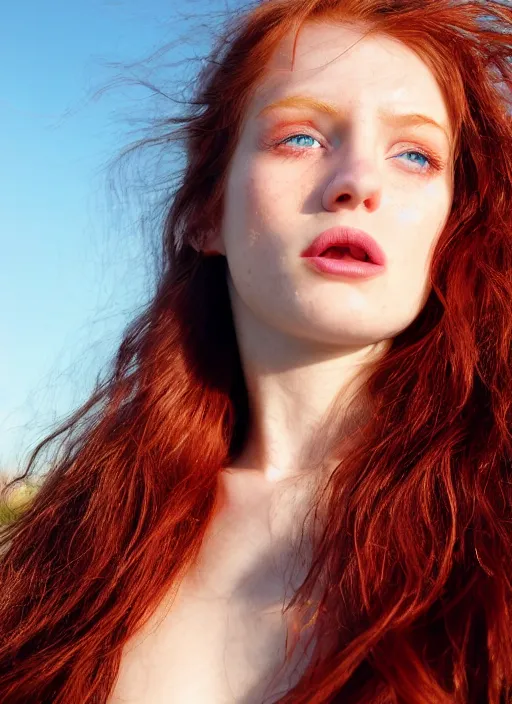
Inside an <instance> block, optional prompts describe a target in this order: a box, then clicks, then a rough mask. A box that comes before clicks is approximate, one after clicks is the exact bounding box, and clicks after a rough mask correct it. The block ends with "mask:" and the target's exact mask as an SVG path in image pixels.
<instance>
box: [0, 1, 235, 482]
mask: <svg viewBox="0 0 512 704" xmlns="http://www.w3.org/2000/svg"><path fill="white" fill-rule="evenodd" d="M225 5H226V4H225V2H223V1H222V0H196V1H195V2H191V0H186V2H182V1H181V0H144V2H140V0H73V2H69V0H45V2H41V0H24V1H23V2H9V3H3V5H2V21H1V25H0V65H1V66H2V73H1V78H0V85H1V90H0V151H1V170H0V182H1V183H0V185H1V188H0V242H1V256H0V300H1V305H0V325H1V334H2V344H1V346H0V364H1V369H2V373H1V376H0V465H2V466H4V467H6V468H7V469H8V470H9V471H12V468H13V467H15V466H17V465H19V463H20V462H23V461H24V460H25V459H26V457H27V454H28V452H29V450H30V449H31V448H32V447H33V446H34V444H35V442H36V441H37V440H39V439H41V438H42V437H43V435H44V434H45V431H46V430H47V429H48V428H49V426H50V425H51V424H52V423H53V422H54V421H55V420H57V419H60V418H63V416H64V415H65V414H67V413H68V412H70V411H71V410H72V409H73V408H75V407H76V405H77V404H78V403H79V402H80V401H83V400H85V398H86V397H87V395H88V392H89V391H90V390H91V388H92V385H93V383H94V380H95V378H96V375H97V374H98V372H99V371H100V369H101V368H102V367H103V365H104V363H105V362H106V361H107V359H108V358H110V356H111V355H112V353H113V352H115V348H116V343H117V341H118V339H119V335H120V333H121V331H122V328H123V327H124V325H125V324H126V322H127V321H128V320H129V319H131V318H132V317H133V311H134V310H135V308H136V307H137V306H138V305H140V304H141V302H143V300H144V272H145V265H144V251H145V250H144V244H145V240H144V237H143V236H142V234H141V233H140V232H139V231H138V228H137V208H136V207H134V206H133V204H132V206H131V210H130V209H128V208H127V211H126V212H123V206H122V205H120V204H119V203H117V205H113V200H112V197H109V196H108V193H109V191H108V188H107V185H106V184H107V169H106V167H107V165H108V162H109V160H111V159H112V158H114V157H115V156H116V155H117V154H119V152H120V151H121V150H122V149H123V147H125V146H126V145H127V144H129V143H130V142H131V141H132V140H133V132H131V133H129V130H133V128H134V127H133V125H130V124H129V119H130V116H131V114H132V112H133V111H134V110H135V108H136V114H137V117H141V116H142V115H143V114H144V107H145V102H144V101H145V100H147V97H143V96H146V93H142V92H141V89H140V88H136V87H132V88H130V87H129V86H127V85H124V86H120V87H118V88H116V89H113V90H109V91H108V92H106V93H105V94H103V95H102V97H101V98H100V99H96V100H93V99H91V98H92V95H94V93H95V92H96V90H97V89H99V88H101V87H102V86H105V85H107V84H109V82H110V81H111V80H112V79H113V77H114V76H115V75H116V74H117V73H118V71H116V70H114V69H112V68H109V67H108V66H107V65H106V64H107V62H123V63H125V64H127V63H130V62H140V61H141V60H143V59H144V58H145V57H147V56H148V55H150V54H151V53H152V52H154V51H155V50H156V49H158V48H159V47H160V46H162V45H164V44H166V43H167V42H169V41H172V40H173V39H176V38H177V37H178V36H180V35H181V34H182V33H183V32H185V33H187V32H188V34H189V35H191V36H190V37H189V39H188V41H189V44H190V45H189V46H188V47H185V46H184V45H183V44H182V43H179V44H178V47H177V48H176V49H175V50H172V51H171V52H169V53H168V54H167V55H166V61H167V62H172V61H173V60H178V59H183V57H184V56H188V57H193V56H198V55H202V54H204V52H205V51H206V50H207V48H208V39H207V38H205V37H203V38H201V39H200V38H199V37H200V35H199V34H198V33H197V32H196V31H195V30H193V31H192V32H191V31H190V27H195V26H196V25H197V24H198V22H200V20H199V19H198V16H199V17H202V18H203V19H202V22H203V24H206V25H210V26H211V22H210V20H212V18H213V17H214V15H213V13H214V12H216V13H219V12H221V11H222V10H223V9H224V7H225ZM240 5H243V3H236V1H232V2H230V3H229V4H228V9H230V10H233V9H234V8H235V6H240ZM179 13H181V16H180V14H179ZM191 18H192V19H191ZM190 22H192V24H190ZM169 70H170V71H171V70H172V69H169ZM123 75H126V72H125V73H124V74H123ZM160 75H162V74H161V72H160ZM166 78H168V76H166ZM148 110H149V103H148Z"/></svg>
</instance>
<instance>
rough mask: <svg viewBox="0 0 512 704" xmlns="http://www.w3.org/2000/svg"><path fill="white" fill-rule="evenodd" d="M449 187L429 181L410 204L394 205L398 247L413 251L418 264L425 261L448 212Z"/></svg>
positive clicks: (449, 200) (404, 250)
mask: <svg viewBox="0 0 512 704" xmlns="http://www.w3.org/2000/svg"><path fill="white" fill-rule="evenodd" d="M450 204H451V196H450V193H449V190H448V189H447V188H445V187H444V186H440V185H439V184H428V185H427V186H426V187H425V188H424V189H423V191H422V192H421V193H419V194H417V196H416V197H415V198H414V202H413V203H400V204H397V205H396V210H395V218H394V219H395V224H396V227H397V231H398V232H399V233H400V237H399V240H400V241H401V242H402V246H401V248H400V249H401V250H402V251H403V252H404V253H405V252H406V251H407V252H408V253H409V254H410V253H411V250H414V251H415V252H416V254H417V258H418V263H420V262H421V261H424V260H426V258H427V256H428V254H429V252H430V250H431V248H432V246H433V245H434V244H435V242H436V241H437V240H438V238H439V235H440V234H441V232H442V230H443V228H444V226H445V224H446V221H447V219H448V216H449V212H450Z"/></svg>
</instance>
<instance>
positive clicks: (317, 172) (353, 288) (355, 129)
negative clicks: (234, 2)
mask: <svg viewBox="0 0 512 704" xmlns="http://www.w3.org/2000/svg"><path fill="white" fill-rule="evenodd" d="M362 36H363V30H362V29H358V28H356V27H355V26H350V25H346V24H343V25H341V24H330V23H319V24H307V25H306V26H305V27H304V28H303V29H302V30H301V32H300V35H299V39H298V43H297V49H296V55H295V66H294V70H293V71H290V69H289V67H290V66H291V50H292V41H291V39H292V38H291V36H290V37H287V38H286V40H285V41H284V42H283V43H282V44H281V45H280V47H279V48H278V50H277V51H276V52H275V54H274V56H273V57H272V59H271V61H270V63H269V66H268V70H267V72H266V75H265V79H264V81H263V82H262V83H260V85H259V87H258V89H257V91H256V93H255V94H254V96H253V98H252V100H251V102H250V105H249V107H248V111H247V114H246V119H245V123H244V126H243V130H242V134H241V137H240V140H239V143H238V145H237V148H236V151H235V154H234V157H233V159H232V162H231V165H230V171H229V174H228V181H227V189H226V193H225V201H224V215H223V221H222V227H221V230H220V232H219V234H218V235H217V237H216V239H215V240H214V241H213V242H211V244H212V245H213V246H215V247H217V248H218V249H219V250H220V251H221V252H222V253H223V254H225V255H226V257H227V262H228V268H229V274H230V277H229V286H230V294H231V298H232V304H233V307H234V311H235V314H236V316H240V315H245V316H246V318H247V317H248V318H249V319H251V318H254V317H255V318H256V319H257V322H258V325H259V326H260V325H261V324H263V325H265V326H266V327H270V328H273V329H277V330H278V331H279V332H281V333H284V334H287V335H291V336H294V337H296V338H301V339H303V340H304V339H307V340H308V341H309V342H310V343H311V342H312V343H318V344H321V345H328V346H331V345H335V346H340V347H342V346H346V347H358V346H366V345H371V344H373V343H377V342H379V341H382V340H387V339H390V338H392V337H394V336H396V335H397V334H398V333H399V332H401V331H402V330H403V329H405V328H406V327H407V326H408V325H409V324H410V323H411V322H412V321H413V320H414V318H415V317H416V316H417V314H418V313H419V311H420V310H421V308H422V307H423V305H424V303H425V301H426V298H427V296H428V293H429V285H428V269H429V264H430V259H431V255H432V250H433V246H434V245H435V243H436V241H437V239H438V237H439V235H440V233H441V231H442V229H443V227H444V225H445V224H446V220H447V218H448V215H449V212H450V207H451V203H452V192H453V182H452V164H451V157H450V155H451V149H450V140H451V139H452V135H451V128H450V124H449V117H448V112H447V108H446V105H445V102H444V99H443V96H442V93H441V90H440V88H439V86H438V84H437V82H436V80H435V78H434V76H433V74H432V73H431V72H430V70H429V68H427V66H426V64H424V63H423V61H422V60H421V59H420V58H419V57H418V56H417V55H416V54H415V53H414V52H413V51H412V50H410V49H409V48H408V47H407V46H405V45H404V44H402V43H401V42H399V41H397V40H394V39H391V38H389V37H387V36H384V35H378V36H373V37H368V38H362ZM291 96H302V97H303V98H307V102H306V101H305V100H303V101H302V103H299V101H298V100H297V101H295V104H294V105H292V103H291V101H290V103H289V104H288V106H285V105H282V106H281V107H275V108H272V107H271V106H272V104H274V103H276V102H278V101H279V102H281V101H283V100H284V99H285V98H290V97H291ZM312 100H317V101H322V102H323V103H327V104H329V105H330V106H331V107H330V108H329V111H328V112H326V111H324V110H321V109H319V108H317V107H315V106H314V105H313V104H312V103H311V101H312ZM262 111H263V112H262ZM384 113H386V115H384ZM411 114H421V115H424V116H426V117H427V118H429V122H421V121H420V120H416V121H413V120H412V118H409V119H407V118H404V117H402V116H404V115H411ZM431 121H434V122H435V123H437V124H438V125H439V127H436V126H435V125H434V124H432V122H431ZM334 226H348V227H354V228H359V229H362V230H365V231H366V232H367V233H369V234H370V235H371V236H372V237H373V238H374V239H375V240H376V241H377V243H378V244H379V245H380V247H381V248H382V249H383V250H384V253H385V256H386V260H387V264H386V268H385V271H384V273H382V274H380V275H379V276H376V277H374V278H370V279H350V278H346V277H334V276H332V275H325V274H321V273H319V272H318V271H315V270H314V269H312V268H311V266H309V265H308V264H307V262H306V260H305V259H304V258H302V257H301V256H300V255H301V252H302V251H303V250H304V249H305V247H306V246H307V245H309V244H310V243H311V242H312V240H313V239H314V238H315V237H316V236H317V235H319V234H320V233H321V232H323V231H324V230H326V229H328V228H331V227H334Z"/></svg>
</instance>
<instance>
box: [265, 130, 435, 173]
mask: <svg viewBox="0 0 512 704" xmlns="http://www.w3.org/2000/svg"><path fill="white" fill-rule="evenodd" d="M295 137H310V138H311V139H315V140H316V141H317V142H319V143H320V140H319V139H317V138H316V137H313V135H311V134H308V133H307V132H297V133H296V134H291V135H289V136H288V137H284V138H283V139H279V140H277V141H271V142H268V143H267V144H266V145H265V146H266V147H267V148H268V149H271V150H272V149H273V150H278V149H279V147H281V146H283V145H284V146H286V145H285V142H287V141H288V140H291V139H294V138H295ZM290 149H291V151H292V152H298V157H299V158H301V157H302V156H303V155H304V153H305V152H307V151H310V150H308V149H303V148H301V147H290ZM404 154H420V155H421V156H422V157H424V158H425V159H426V160H427V161H428V166H426V167H421V168H420V169H418V170H417V172H416V173H420V174H426V173H431V172H435V171H441V170H442V169H443V168H444V166H445V164H444V162H443V160H442V159H441V158H440V157H439V156H438V155H437V154H434V152H432V151H430V150H427V149H419V148H416V149H407V150H406V151H404V152H401V153H400V154H397V155H396V156H404ZM411 163H414V162H411Z"/></svg>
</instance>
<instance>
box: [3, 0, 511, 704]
mask: <svg viewBox="0 0 512 704" xmlns="http://www.w3.org/2000/svg"><path fill="white" fill-rule="evenodd" d="M321 20H334V21H339V22H343V21H351V20H355V21H357V22H363V23H365V27H367V28H368V33H371V32H374V31H376V32H383V33H386V34H388V35H389V36H391V37H394V38H397V39H399V40H400V41H402V42H404V43H405V44H406V45H408V46H409V47H410V48H411V49H413V50H414V51H416V52H417V54H418V55H419V56H420V57H421V58H422V59H423V60H424V61H425V62H426V64H427V65H428V66H429V68H430V69H431V71H432V72H433V74H434V76H435V77H436V79H437V81H438V83H439V85H440V88H441V89H442V91H443V94H444V97H445V100H446V104H447V107H448V109H449V113H450V117H451V120H452V124H453V127H454V130H455V133H456V135H457V141H456V146H455V150H454V155H453V159H454V162H453V167H454V176H455V191H454V198H453V204H452V209H451V213H450V216H449V220H448V222H447V224H446V226H445V228H444V230H443V232H442V235H441V237H440V239H439V241H438V244H437V246H436V249H435V252H434V255H433V259H432V263H431V269H430V272H429V276H430V282H431V291H430V293H429V297H428V299H427V301H426V303H425V305H424V307H423V308H422V310H421V311H420V313H419V314H418V316H417V318H416V319H415V320H414V321H413V323H412V324H411V325H410V326H409V327H408V328H407V329H405V330H403V331H402V332H401V333H400V334H399V335H397V336H396V338H394V339H393V340H392V341H391V344H390V346H389V348H388V349H387V350H386V353H385V354H384V355H383V356H382V357H381V358H380V359H378V360H377V361H375V362H373V363H372V365H371V367H370V368H369V370H368V372H369V373H368V377H367V379H366V381H365V385H364V391H366V392H367V395H368V398H369V399H370V402H371V413H370V414H369V416H368V418H367V419H366V421H365V423H364V424H363V425H362V427H361V432H360V433H359V434H358V435H357V443H356V444H355V447H353V448H352V449H351V452H350V453H346V454H345V455H344V456H343V460H342V461H340V463H339V464H338V466H337V467H336V469H335V470H334V471H333V472H332V474H331V475H330V476H329V480H328V482H327V483H326V486H325V487H324V489H323V492H322V493H321V494H320V493H318V496H317V497H316V499H315V501H316V502H317V504H318V505H320V502H322V506H323V510H324V511H325V515H326V516H327V517H328V520H327V521H326V523H325V526H324V529H323V530H322V532H321V533H319V535H318V539H317V541H316V543H315V547H314V559H313V562H312V565H311V569H310V570H309V573H308V575H307V577H306V579H305V581H304V582H303V584H302V586H301V587H300V589H299V590H298V591H297V593H296V594H295V596H294V605H295V606H296V608H298V609H301V608H305V604H306V603H307V601H308V597H309V596H310V594H311V591H312V589H313V586H314V585H315V584H317V583H318V582H319V580H323V584H324V585H325V590H324V593H323V596H322V600H321V603H320V604H319V606H318V613H324V614H328V616H329V619H328V620H329V623H330V624H331V629H332V626H333V624H334V626H335V633H334V638H333V642H332V647H330V648H329V650H328V652H323V653H322V656H321V657H320V655H318V657H313V658H312V659H311V662H310V663H309V665H308V667H307V669H306V670H305V672H304V674H303V676H301V679H300V680H299V681H298V683H297V684H296V685H295V686H294V687H293V689H292V690H291V691H289V692H288V693H285V694H283V697H282V698H281V699H279V701H280V702H281V703H283V704H284V703H286V704H290V703H291V702H293V703H294V704H305V703H306V702H309V703H314V704H323V703H325V702H338V701H339V702H343V704H356V703H357V704H370V703H371V704H398V703H401V704H433V703H434V702H435V703H436V704H470V703H474V704H477V703H478V704H483V702H487V703H488V704H505V703H508V702H510V701H512V612H511V609H512V471H511V467H512V437H511V415H512V412H511V407H512V371H511V370H512V227H511V204H512V185H511V184H512V128H511V111H510V88H511V86H512V67H511V54H512V9H511V7H510V4H508V3H505V2H503V1H502V2H499V1H498V0H485V1H477V0H427V1H426V0H268V1H266V2H261V3H258V4H256V5H254V6H253V7H251V8H247V10H246V12H245V13H243V14H241V15H238V16H235V17H234V18H233V19H232V20H231V21H230V22H229V23H227V26H226V27H225V29H224V30H223V34H222V36H221V37H220V38H219V39H218V41H217V42H216V44H215V45H214V48H213V50H212V52H211V55H210V57H209V61H208V62H207V63H206V64H205V66H204V67H203V68H202V69H201V70H200V72H199V74H198V78H197V82H196V84H195V90H194V95H193V96H192V99H191V100H190V101H189V102H188V103H187V106H188V107H187V110H186V114H183V115H181V116H179V117H173V118H172V119H168V120H167V123H166V130H165V134H164V133H162V134H160V135H159V136H158V137H157V138H156V142H157V143H159V144H161V145H162V146H165V147H167V146H168V144H169V141H172V142H173V143H175V144H178V145H181V147H182V148H183V153H184V155H185V158H186V166H185V169H184V171H183V176H182V178H181V179H180V183H179V186H178V187H177V188H176V189H175V190H174V191H173V193H172V194H171V195H170V196H169V204H168V208H167V214H166V218H165V223H164V227H163V233H162V235H163V236H162V262H161V270H160V271H159V272H158V277H157V285H156V286H155V292H154V295H153V296H152V298H151V300H150V302H149V303H148V304H147V306H145V308H144V310H143V311H142V312H141V313H140V314H139V315H138V316H137V317H136V318H135V319H134V320H133V321H132V322H131V323H130V324H129V325H128V326H127V327H126V329H125V331H124V334H123V339H122V341H121V344H120V346H119V349H118V350H117V351H116V354H115V355H114V356H113V358H112V361H111V362H110V364H109V367H108V373H107V374H105V378H104V379H103V380H100V381H98V382H97V384H96V386H95V388H94V391H93V393H92V395H91V397H90V398H89V400H88V401H87V402H86V403H85V404H84V405H83V406H81V407H80V408H79V409H78V410H77V411H76V412H75V413H74V415H72V417H70V418H69V419H67V420H66V421H65V422H63V423H62V424H61V425H60V426H59V427H58V428H57V429H56V430H55V431H54V432H52V434H51V435H50V436H49V437H47V438H45V439H44V440H43V441H42V442H41V443H40V444H39V445H37V447H36V448H35V449H34V450H33V452H32V454H31V457H30V459H29V461H28V463H27V467H26V468H25V469H24V474H23V476H22V477H19V478H18V481H19V479H22V478H24V477H26V476H28V475H29V474H30V473H31V472H32V471H33V467H34V464H35V461H36V459H37V457H38V456H39V455H40V453H41V452H42V450H43V448H47V447H49V446H50V445H51V444H52V443H53V441H57V449H56V450H55V451H54V454H53V455H52V460H51V462H50V466H49V469H48V471H47V473H46V476H45V478H44V482H43V483H42V486H41V488H40V490H39V491H38V493H37V496H36V497H35V498H34V500H33V501H32V502H31V503H30V505H29V506H28V507H27V509H26V510H25V511H24V512H23V514H22V515H21V516H20V517H19V518H18V519H17V520H16V521H15V522H14V523H12V524H11V525H10V526H8V527H7V528H5V529H4V530H3V531H2V534H1V544H0V548H1V552H2V559H1V561H0V692H1V695H0V699H1V702H2V704H26V703H27V702H30V703H31V704H50V702H51V703H52V704H70V703H71V702H73V704H78V702H80V704H93V703H94V704H104V703H105V702H106V701H107V699H108V697H109V693H110V692H111V691H112V690H113V687H114V684H115V682H116V678H117V674H118V671H119V666H120V660H121V651H122V648H123V645H124V644H125V643H126V642H127V641H128V639H129V638H130V637H131V636H132V635H133V634H134V633H135V632H136V631H137V630H138V629H139V628H141V627H142V625H143V624H144V623H146V622H147V620H148V619H149V618H150V616H151V614H153V613H154V611H155V609H156V608H157V606H158V604H159V603H160V602H161V600H162V599H163V597H164V596H165V594H166V593H167V592H168V591H169V589H170V588H171V587H172V585H174V584H176V583H177V580H178V579H179V578H180V576H181V575H182V574H183V573H184V571H185V570H186V569H187V567H189V566H190V565H191V564H192V563H193V562H194V559H195V558H196V556H197V554H198V550H199V548H200V545H201V541H202V539H203V536H204V534H205V530H206V527H207V525H208V522H209V519H210V518H211V517H212V512H213V508H214V505H215V500H216V497H217V491H218V476H219V472H220V470H221V469H222V468H223V467H226V466H227V465H228V464H229V463H230V462H232V461H233V460H234V458H236V457H237V455H238V454H239V453H240V452H241V448H242V447H243V445H244V441H245V438H246V437H247V429H248V426H249V423H250V406H249V403H248V397H247V389H246V386H245V381H244V376H243V372H242V367H241V362H240V358H239V352H238V348H237V343H236V335H235V329H234V324H233V319H232V314H231V308H230V300H229V295H228V288H227V281H226V273H227V270H226V261H225V258H224V257H213V258H212V257H204V256H203V255H201V254H200V253H198V252H197V251H196V248H195V247H194V246H193V245H194V244H195V245H196V246H197V245H198V244H199V246H200V245H201V243H202V242H203V241H204V237H205V233H207V232H208V231H209V230H211V228H215V227H217V226H218V224H219V222H220V218H221V217H222V203H223V194H224V189H225V184H226V174H227V170H228V165H229V163H230V159H231V158H232V155H233V152H234V150H235V147H236V144H237V138H238V135H239V134H240V128H241V125H242V123H243V119H244V110H245V108H246V106H247V104H248V100H249V99H250V97H251V95H252V92H253V91H254V89H255V87H256V86H257V84H258V81H260V80H261V79H262V78H263V75H264V71H265V65H266V63H267V61H268V59H269V57H270V56H271V54H272V52H273V51H274V49H275V48H276V46H277V45H278V43H279V42H280V41H281V40H282V39H283V37H284V36H285V34H287V33H288V32H295V33H298V32H299V30H300V28H301V26H302V25H303V24H304V22H312V21H321ZM295 36H296V35H295ZM153 143H155V142H153ZM340 447H343V443H342V442H341V441H340ZM325 626H326V621H325V619H322V618H319V619H318V620H317V623H316V628H317V629H318V635H319V642H320V643H321V641H322V633H323V632H324V631H322V628H325ZM331 635H332V633H331ZM324 651H325V649H324ZM318 653H320V650H318Z"/></svg>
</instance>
